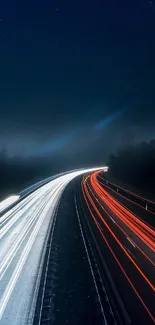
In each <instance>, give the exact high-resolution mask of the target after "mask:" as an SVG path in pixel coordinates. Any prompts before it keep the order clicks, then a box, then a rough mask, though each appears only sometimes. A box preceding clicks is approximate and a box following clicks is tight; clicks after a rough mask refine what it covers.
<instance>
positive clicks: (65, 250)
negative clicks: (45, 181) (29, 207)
mask: <svg viewBox="0 0 155 325" xmlns="http://www.w3.org/2000/svg"><path fill="white" fill-rule="evenodd" d="M101 203H102V204H105V202H103V201H102V198H101V196H100V195H99V193H97V192H95V189H94V188H93V186H92V182H91V181H90V176H86V177H85V178H84V180H83V181H82V186H81V178H78V179H76V180H74V181H72V182H71V183H70V184H69V185H68V186H67V188H66V189H65V191H64V193H63V196H62V198H61V200H60V203H59V207H58V209H57V211H56V214H55V222H54V223H53V226H52V229H51V232H50V236H49V240H48V243H47V250H46V256H45V261H44V269H43V272H42V276H41V284H40V288H39V293H38V299H37V306H36V311H35V318H34V323H33V324H34V325H38V324H39V325H44V324H46V325H50V324H58V325H61V324H81V325H83V324H88V325H91V324H93V325H94V324H108V325H109V324H119V325H121V324H133V325H139V324H141V325H151V324H154V323H155V319H154V317H155V294H154V293H155V292H154V279H155V277H154V274H155V273H154V264H153V263H154V255H153V253H152V250H151V249H150V247H149V248H148V247H147V248H146V251H145V247H143V243H142V244H141V242H140V238H139V237H136V234H135V233H134V237H133V241H131V242H130V238H131V237H129V236H128V235H130V236H131V232H132V229H128V226H127V225H126V224H125V225H124V226H123V221H122V220H119V226H120V227H122V228H121V229H122V230H121V229H120V228H119V229H118V225H117V224H116V222H117V220H115V218H116V214H115V213H114V211H111V212H110V211H109V210H108V212H109V213H111V215H110V216H107V211H103V210H102V209H101ZM108 209H109V207H108ZM98 212H99V214H101V216H102V217H103V219H104V220H106V222H107V224H108V225H109V227H110V229H112V231H113V233H114V234H115V236H116V237H117V238H118V240H119V242H120V243H121V245H122V247H120V245H119V243H118V242H117V241H116V239H115V238H114V237H113V236H112V234H111V233H110V231H109V230H108V229H107V227H106V225H105V224H103V222H101V219H100V218H99V215H98ZM116 212H117V211H116ZM110 217H111V219H109V218H110ZM123 231H124V232H123ZM125 233H126V235H127V236H128V238H127V240H126V237H124V236H125ZM134 240H135V242H136V244H137V245H139V246H138V247H139V248H140V249H141V251H143V248H144V252H145V255H146V254H148V257H149V259H150V260H148V259H147V258H146V257H145V256H144V255H143V254H142V252H141V251H140V250H138V249H136V250H135V244H133V243H134ZM151 243H152V242H151ZM141 245H142V246H141ZM150 245H151V244H150ZM122 248H123V249H124V250H123V249H122ZM126 253H127V254H128V255H129V256H127V255H126ZM130 257H131V259H130ZM150 261H151V262H150ZM134 263H135V264H136V265H138V267H139V268H140V270H141V269H142V273H141V272H139V269H137V268H136V266H135V264H134ZM139 265H140V266H139ZM143 275H144V276H143ZM145 277H146V279H149V282H147V281H146V279H145ZM150 284H151V285H152V287H151V286H150Z"/></svg>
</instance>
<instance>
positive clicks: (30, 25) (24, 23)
mask: <svg viewBox="0 0 155 325" xmlns="http://www.w3.org/2000/svg"><path fill="white" fill-rule="evenodd" d="M154 126H155V0H152V1H148V0H140V1H138V0H134V1H132V0H130V1H127V0H126V1H123V0H122V1H116V0H114V1H113V0H111V1H108V0H107V1H104V0H102V1H98V0H89V1H88V0H85V1H84V0H83V1H81V0H78V1H76V0H74V1H73V0H65V1H64V0H57V1H55V0H52V1H51V0H49V1H47V0H44V1H36V0H33V1H32V0H31V1H29V0H27V1H19V0H18V1H17V0H12V1H11V0H1V2H0V151H5V152H6V154H7V156H8V157H10V159H11V157H17V158H19V159H21V158H22V159H23V158H24V159H35V158H37V159H47V160H49V159H50V161H51V164H52V160H54V161H59V160H61V163H62V167H63V161H66V160H67V161H69V162H72V166H75V167H76V166H77V165H78V166H80V165H81V166H82V164H87V165H90V164H93V163H94V162H95V163H97V162H99V163H101V160H102V161H103V162H104V161H105V160H106V159H107V157H108V155H109V154H111V153H112V152H114V151H116V150H118V149H119V148H121V147H122V146H126V145H128V144H130V143H133V142H141V141H143V140H145V141H149V140H151V139H153V138H155V127H154ZM94 157H95V158H94ZM59 163H60V161H59Z"/></svg>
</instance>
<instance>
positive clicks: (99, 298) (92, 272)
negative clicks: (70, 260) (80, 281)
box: [74, 196, 108, 325]
mask: <svg viewBox="0 0 155 325" xmlns="http://www.w3.org/2000/svg"><path fill="white" fill-rule="evenodd" d="M74 200H75V208H76V213H77V217H78V222H79V227H80V231H81V236H82V239H83V243H84V247H85V251H86V255H87V258H88V263H89V266H90V271H91V274H92V277H93V281H94V285H95V289H96V293H97V296H98V300H99V303H100V308H101V312H102V315H103V319H104V322H105V324H106V325H108V323H107V320H106V317H105V314H104V310H103V306H102V302H101V297H100V294H99V291H98V287H97V283H96V280H95V275H94V271H93V268H92V265H91V260H90V257H89V253H88V249H87V245H86V242H85V239H84V234H83V230H82V225H81V221H80V216H79V212H78V208H77V203H76V196H74Z"/></svg>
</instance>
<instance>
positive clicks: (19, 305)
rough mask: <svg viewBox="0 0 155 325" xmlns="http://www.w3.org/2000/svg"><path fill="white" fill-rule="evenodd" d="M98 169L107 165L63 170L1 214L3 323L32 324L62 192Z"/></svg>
mask: <svg viewBox="0 0 155 325" xmlns="http://www.w3.org/2000/svg"><path fill="white" fill-rule="evenodd" d="M98 169H103V170H104V167H101V168H89V169H83V170H78V171H73V172H70V173H67V174H63V175H61V176H60V177H57V178H56V179H54V180H52V181H50V182H49V183H47V184H45V185H43V186H41V187H40V188H38V189H37V190H35V191H34V192H33V193H31V194H29V195H28V196H27V197H25V198H24V199H23V200H21V201H20V202H18V203H17V204H16V205H15V206H14V207H12V208H11V209H10V210H9V211H8V212H7V213H5V214H4V215H3V216H2V217H1V218H0V227H1V232H0V297H1V301H0V323H1V325H6V324H13V325H21V324H22V325H24V324H25V325H26V324H31V322H32V319H33V311H34V305H35V302H36V297H37V290H38V285H39V276H40V272H41V269H42V262H43V257H44V253H45V247H46V242H47V238H48V233H49V229H50V227H51V225H52V223H53V220H54V218H55V217H56V208H57V206H58V203H59V200H60V198H61V195H62V193H63V191H64V189H65V187H66V186H67V184H68V183H69V182H70V181H71V180H72V179H73V178H75V177H77V176H79V175H81V174H84V173H87V172H92V171H95V170H98ZM105 170H106V168H105ZM39 185H40V184H39ZM18 198H19V197H14V201H13V199H12V200H11V199H10V201H8V202H7V203H8V204H12V203H13V202H15V199H17V200H18ZM4 205H5V207H6V204H3V203H1V205H0V206H2V207H4Z"/></svg>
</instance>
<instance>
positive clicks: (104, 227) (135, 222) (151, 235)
mask: <svg viewBox="0 0 155 325" xmlns="http://www.w3.org/2000/svg"><path fill="white" fill-rule="evenodd" d="M98 174H99V172H97V171H96V172H94V173H92V174H91V175H90V176H85V177H84V178H83V181H82V190H83V195H84V198H85V202H86V205H87V207H88V210H89V212H90V215H91V217H92V219H93V221H94V223H95V225H96V227H97V229H98V231H99V233H100V235H101V237H102V239H103V240H104V242H105V243H106V245H107V247H108V249H109V251H110V253H111V254H112V256H113V258H114V259H115V261H116V262H117V265H118V266H119V268H120V270H121V272H122V273H123V274H124V276H125V278H126V279H127V281H128V283H129V284H130V286H131V288H132V290H133V291H134V293H135V294H136V296H137V297H138V299H139V300H140V302H141V304H142V305H143V307H144V308H145V310H146V311H147V313H148V315H149V317H150V318H151V319H152V321H153V322H154V323H155V312H154V307H152V301H154V297H155V276H154V275H155V254H154V253H155V230H154V229H153V227H149V225H148V224H146V223H145V222H143V221H142V219H140V218H139V216H137V215H135V214H134V213H133V212H132V211H130V210H129V209H126V207H125V206H124V205H123V204H121V203H120V202H119V201H118V200H116V198H115V197H113V196H112V194H109V192H108V191H107V188H106V186H105V185H102V186H101V184H100V180H99V178H98ZM150 301H151V304H150Z"/></svg>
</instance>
